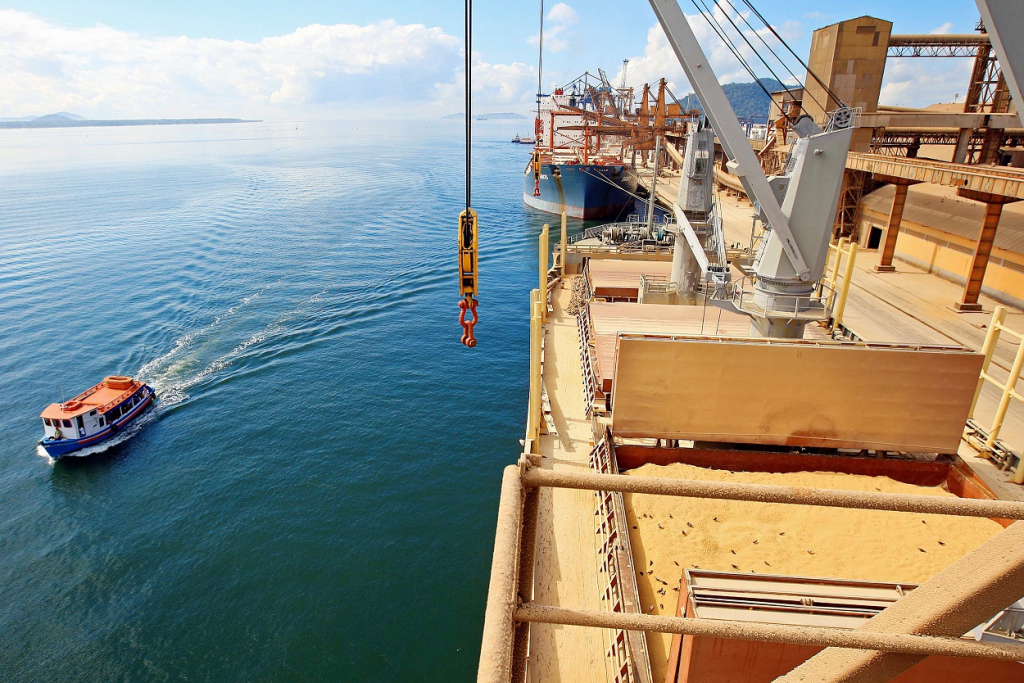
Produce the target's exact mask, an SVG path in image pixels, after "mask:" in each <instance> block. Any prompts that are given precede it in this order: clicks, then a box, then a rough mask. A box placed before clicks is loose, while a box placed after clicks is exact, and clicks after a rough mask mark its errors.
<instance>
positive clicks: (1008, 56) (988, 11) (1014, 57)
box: [975, 0, 1024, 110]
mask: <svg viewBox="0 0 1024 683" xmlns="http://www.w3.org/2000/svg"><path fill="white" fill-rule="evenodd" d="M975 3H976V4H977V5H978V11H979V12H981V21H982V23H983V24H984V25H985V30H986V31H988V35H989V38H990V39H991V40H992V47H994V48H995V51H996V59H998V60H999V68H1000V69H1002V70H1003V77H1004V78H1005V79H1006V87H1007V88H1008V89H1009V90H1010V95H1011V96H1012V97H1013V101H1014V103H1015V104H1016V105H1017V108H1018V110H1019V109H1020V108H1021V106H1022V103H1024V95H1022V93H1021V83H1020V81H1019V80H1017V79H1018V78H1021V77H1024V48H1022V44H1021V40H1020V37H1021V35H1022V33H1024V12H1022V11H1021V9H1022V8H1021V4H1020V0H975Z"/></svg>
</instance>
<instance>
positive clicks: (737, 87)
mask: <svg viewBox="0 0 1024 683" xmlns="http://www.w3.org/2000/svg"><path fill="white" fill-rule="evenodd" d="M759 80H760V81H761V83H762V85H764V87H765V88H766V89H767V90H768V92H775V91H777V90H782V89H783V88H782V83H780V82H778V81H777V80H775V79H774V78H762V79H759ZM722 90H724V91H725V96H726V97H727V98H728V99H729V104H731V105H732V108H733V109H734V110H735V111H736V116H738V117H740V118H741V119H753V120H755V121H761V122H767V121H768V106H769V104H771V98H770V97H768V96H767V95H765V93H764V90H762V89H761V87H760V86H759V85H758V84H757V83H726V84H724V85H723V86H722ZM681 102H682V105H683V108H684V109H703V108H702V107H701V106H700V101H698V100H697V96H696V95H694V94H693V93H691V94H689V95H687V96H686V97H684V98H683V99H682V100H681Z"/></svg>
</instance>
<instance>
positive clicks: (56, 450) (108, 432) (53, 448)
mask: <svg viewBox="0 0 1024 683" xmlns="http://www.w3.org/2000/svg"><path fill="white" fill-rule="evenodd" d="M137 393H142V394H143V395H144V398H143V400H142V402H141V403H139V405H137V406H135V407H134V408H132V410H131V411H129V412H128V413H125V414H124V415H122V416H121V417H119V418H117V419H116V420H114V421H113V422H111V423H110V424H109V425H107V427H106V428H105V429H104V430H103V431H101V432H98V433H96V434H91V435H89V436H86V437H82V438H80V439H45V440H43V441H40V442H39V445H40V446H42V447H43V450H44V451H46V454H47V455H49V456H50V457H51V458H53V459H54V460H58V459H60V458H62V457H63V456H65V455H68V454H70V453H74V452H75V451H80V450H82V449H83V448H89V447H91V446H96V445H97V444H101V443H103V442H104V441H106V440H107V439H110V438H112V437H114V436H116V435H117V434H118V432H120V431H121V430H122V429H124V428H125V427H127V426H128V425H129V424H131V423H132V422H133V421H135V420H136V419H137V418H138V417H139V416H140V415H142V414H143V413H144V412H146V409H147V408H149V406H151V405H152V404H153V401H154V399H155V398H156V393H155V392H154V391H153V389H152V387H150V386H149V385H143V388H142V389H140V390H139V391H138V392H136V394H137ZM134 395H135V394H133V396H134Z"/></svg>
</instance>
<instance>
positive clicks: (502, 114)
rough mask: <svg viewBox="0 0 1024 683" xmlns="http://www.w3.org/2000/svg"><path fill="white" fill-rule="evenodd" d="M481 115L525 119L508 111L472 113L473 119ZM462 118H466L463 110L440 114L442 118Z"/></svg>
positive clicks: (495, 117)
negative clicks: (444, 114) (455, 112)
mask: <svg viewBox="0 0 1024 683" xmlns="http://www.w3.org/2000/svg"><path fill="white" fill-rule="evenodd" d="M481 117H483V118H487V119H525V118H526V117H525V116H523V115H522V114H516V113H514V112H510V111H499V112H494V113H489V114H473V118H474V119H478V118H481ZM464 118H466V112H463V111H460V112H459V113H458V114H448V115H447V116H442V117H441V119H442V120H447V119H464Z"/></svg>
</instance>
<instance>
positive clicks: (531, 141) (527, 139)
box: [512, 133, 537, 145]
mask: <svg viewBox="0 0 1024 683" xmlns="http://www.w3.org/2000/svg"><path fill="white" fill-rule="evenodd" d="M512 142H514V143H516V144H518V145H532V144H534V143H535V142H537V141H536V140H535V139H534V138H532V137H530V136H529V135H527V136H526V137H525V138H521V137H519V133H516V136H515V137H514V138H512Z"/></svg>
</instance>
